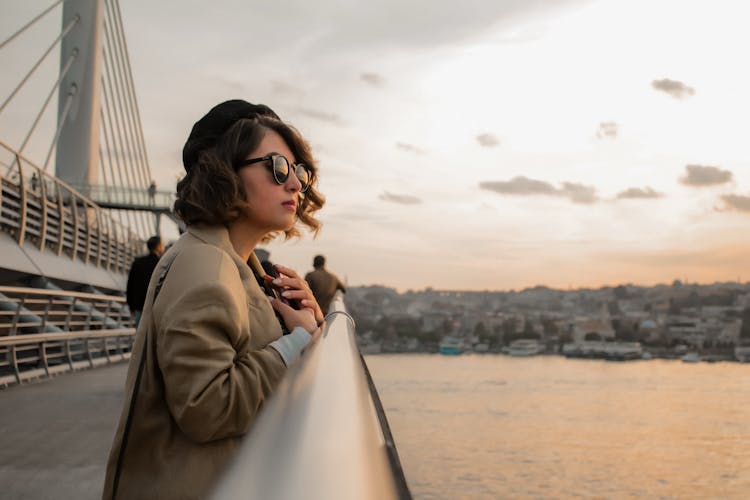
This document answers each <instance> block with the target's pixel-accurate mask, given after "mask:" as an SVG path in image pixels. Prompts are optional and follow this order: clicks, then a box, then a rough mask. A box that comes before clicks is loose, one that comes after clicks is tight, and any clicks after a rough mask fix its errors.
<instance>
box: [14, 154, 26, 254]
mask: <svg viewBox="0 0 750 500" xmlns="http://www.w3.org/2000/svg"><path fill="white" fill-rule="evenodd" d="M16 161H17V162H18V186H19V188H20V190H19V192H18V195H19V197H20V200H19V201H20V204H21V221H20V222H19V224H18V234H17V235H16V240H17V241H18V245H19V246H23V240H24V238H25V236H26V210H27V207H26V197H27V194H26V183H25V182H24V179H23V165H22V164H21V157H20V156H19V155H18V153H16Z"/></svg>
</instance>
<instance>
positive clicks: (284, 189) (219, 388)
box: [103, 100, 324, 500]
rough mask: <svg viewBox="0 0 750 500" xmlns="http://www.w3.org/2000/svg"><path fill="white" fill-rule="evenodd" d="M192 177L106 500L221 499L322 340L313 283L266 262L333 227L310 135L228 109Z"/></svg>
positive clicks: (204, 129)
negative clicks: (271, 273) (251, 439)
mask: <svg viewBox="0 0 750 500" xmlns="http://www.w3.org/2000/svg"><path fill="white" fill-rule="evenodd" d="M183 164H184V166H185V170H186V172H187V174H186V175H185V177H184V178H183V179H182V180H181V181H180V182H179V183H178V184H177V199H176V201H175V204H174V209H175V212H176V213H177V215H179V217H180V218H181V219H182V220H183V222H184V223H185V224H186V226H187V230H186V232H185V233H184V234H183V235H182V236H181V237H180V239H179V240H178V241H177V242H176V243H175V244H174V245H173V246H172V248H170V249H169V250H168V251H167V252H166V253H165V254H164V256H163V257H162V259H161V261H160V262H159V265H158V266H157V268H156V270H155V271H154V279H152V280H151V283H150V285H149V289H148V294H147V296H146V303H145V307H144V310H143V317H142V319H141V326H140V327H139V329H138V332H137V334H136V339H135V344H134V346H133V353H132V356H131V358H130V366H129V367H128V375H127V381H126V389H125V391H126V392H125V401H124V405H123V410H122V414H121V417H120V423H119V425H118V427H117V431H116V434H115V438H114V442H113V444H112V449H111V452H110V455H109V461H108V463H107V473H106V478H105V483H104V493H103V498H105V499H114V498H117V499H118V500H128V499H139V500H149V499H160V500H168V499H203V498H208V497H209V496H210V493H211V490H212V489H213V488H214V486H215V483H216V481H217V479H218V478H219V477H220V475H221V473H222V472H223V471H224V469H225V468H226V466H227V465H228V463H229V462H230V461H231V459H232V457H233V456H234V454H235V452H236V451H237V449H238V446H239V444H240V439H241V437H242V436H243V435H244V434H246V433H247V432H248V431H249V430H250V429H251V427H252V425H253V421H254V420H255V418H256V416H257V415H258V412H259V411H260V409H261V408H262V407H263V405H264V404H265V402H266V400H267V399H268V398H269V396H270V395H271V394H272V393H273V392H274V390H275V388H276V387H277V386H278V384H279V382H280V381H281V379H282V377H283V376H284V374H285V373H286V370H287V367H289V366H290V365H291V364H292V363H294V362H295V361H296V360H297V359H298V358H299V357H300V355H301V353H302V351H303V349H305V348H306V346H307V345H308V344H309V343H310V342H312V341H314V340H315V339H316V338H318V337H319V336H320V334H321V332H322V328H323V321H324V317H323V313H322V311H321V309H320V306H319V305H318V303H317V302H316V300H315V297H314V296H313V294H312V292H311V291H310V288H309V286H308V285H307V283H306V282H305V280H304V279H302V278H301V277H300V276H299V275H298V274H297V273H296V272H295V271H294V270H293V269H290V268H288V267H284V266H281V265H277V266H276V269H278V271H279V272H280V276H279V277H278V278H268V277H267V276H266V274H265V272H264V271H263V268H262V267H261V265H260V262H258V258H257V257H256V256H255V254H254V253H253V249H254V248H255V247H256V246H257V245H258V244H260V243H266V242H268V241H270V240H272V239H273V238H275V237H276V236H282V235H283V236H284V237H285V238H291V237H296V236H299V235H300V230H299V227H298V226H306V227H307V228H308V229H309V230H311V231H312V232H313V233H314V234H317V231H318V229H319V227H320V222H319V221H318V220H317V219H316V218H315V217H314V213H315V212H316V211H317V210H319V209H320V208H321V207H322V206H323V203H324V198H323V196H322V195H321V194H320V193H319V192H318V191H317V189H316V186H317V166H316V163H315V160H314V159H313V156H312V153H311V151H310V149H309V146H308V145H307V143H306V142H305V141H304V140H303V139H302V137H301V135H300V134H299V132H298V131H297V130H296V129H294V128H293V127H292V126H290V125H288V124H286V123H285V122H283V121H281V120H280V119H279V117H278V115H276V113H274V112H273V111H272V110H271V109H270V108H268V107H267V106H264V105H255V104H251V103H248V102H245V101H241V100H233V101H227V102H224V103H221V104H219V105H217V106H215V107H214V108H212V109H211V110H210V111H209V112H208V113H207V114H206V115H205V116H204V117H203V118H201V119H200V120H199V121H198V122H196V124H195V125H194V126H193V129H192V131H191V133H190V136H189V137H188V140H187V143H186V144H185V147H184V149H183ZM248 263H249V265H248ZM272 287H273V288H272ZM273 291H275V292H277V293H281V294H282V295H283V298H286V299H289V300H291V299H294V302H293V303H295V304H296V305H297V307H298V309H295V308H294V307H292V306H291V305H288V304H287V303H286V302H285V301H282V300H281V298H276V297H273V298H271V297H270V296H269V295H267V293H269V294H270V293H272V292H273ZM274 311H277V312H278V313H279V315H280V316H281V320H279V319H277V317H276V315H275V313H274ZM282 322H283V324H284V325H283V326H284V327H285V328H286V329H287V330H288V331H289V332H290V333H289V334H288V335H283V336H282V324H281V323H282Z"/></svg>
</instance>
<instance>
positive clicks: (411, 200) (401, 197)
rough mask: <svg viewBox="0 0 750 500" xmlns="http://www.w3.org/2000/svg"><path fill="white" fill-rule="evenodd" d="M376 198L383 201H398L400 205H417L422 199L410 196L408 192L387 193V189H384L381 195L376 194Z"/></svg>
mask: <svg viewBox="0 0 750 500" xmlns="http://www.w3.org/2000/svg"><path fill="white" fill-rule="evenodd" d="M378 198H379V199H381V200H383V201H390V202H392V203H400V204H401V205H419V204H420V203H422V200H420V199H419V198H417V197H416V196H411V195H409V194H395V193H389V192H388V191H384V192H383V193H382V194H381V195H379V196H378Z"/></svg>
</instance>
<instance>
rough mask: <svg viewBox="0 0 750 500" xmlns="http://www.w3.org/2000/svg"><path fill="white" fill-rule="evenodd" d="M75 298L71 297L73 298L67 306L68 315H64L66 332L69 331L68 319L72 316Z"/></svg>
mask: <svg viewBox="0 0 750 500" xmlns="http://www.w3.org/2000/svg"><path fill="white" fill-rule="evenodd" d="M76 298H77V297H73V300H71V301H70V306H69V307H68V315H67V316H66V317H65V331H66V332H69V331H70V319H71V317H72V316H73V309H74V307H75V304H76Z"/></svg>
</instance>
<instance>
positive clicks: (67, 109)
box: [43, 83, 78, 172]
mask: <svg viewBox="0 0 750 500" xmlns="http://www.w3.org/2000/svg"><path fill="white" fill-rule="evenodd" d="M76 92H78V86H77V85H76V84H75V83H72V84H71V85H70V90H68V98H67V99H65V107H64V108H63V112H62V114H61V116H60V119H59V120H58V121H57V130H56V131H55V138H54V139H52V145H50V147H49V152H47V158H46V159H45V160H44V167H43V170H44V171H45V172H47V167H49V159H50V158H51V157H52V151H53V150H54V149H55V146H57V141H58V140H59V139H60V133H61V132H62V128H63V125H65V120H67V118H68V113H69V112H70V106H71V104H73V96H75V95H76Z"/></svg>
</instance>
